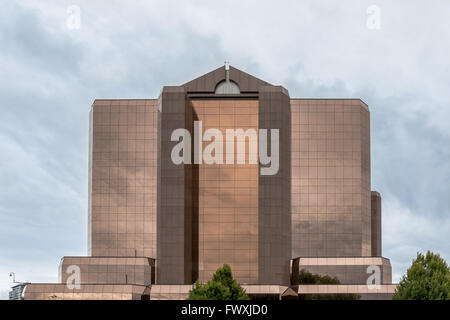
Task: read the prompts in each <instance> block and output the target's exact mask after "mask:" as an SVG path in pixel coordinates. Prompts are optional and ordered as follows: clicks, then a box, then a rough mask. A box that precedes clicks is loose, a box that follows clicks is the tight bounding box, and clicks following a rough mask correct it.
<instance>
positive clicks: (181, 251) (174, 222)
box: [156, 86, 192, 284]
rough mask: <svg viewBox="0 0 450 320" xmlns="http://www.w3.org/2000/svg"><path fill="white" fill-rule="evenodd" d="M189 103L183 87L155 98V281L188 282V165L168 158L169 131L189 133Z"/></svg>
mask: <svg viewBox="0 0 450 320" xmlns="http://www.w3.org/2000/svg"><path fill="white" fill-rule="evenodd" d="M189 106H190V104H189V103H187V96H186V93H185V90H184V88H183V87H175V86H173V87H164V88H163V90H162V92H161V94H160V96H159V101H158V153H159V157H158V161H159V165H158V188H157V190H158V214H157V233H158V235H157V247H158V248H157V266H156V274H157V279H156V281H157V283H158V284H190V283H192V165H191V164H183V163H181V164H175V163H174V162H173V161H172V158H171V153H172V149H173V147H174V146H175V145H177V144H178V143H179V141H171V135H172V133H173V131H174V130H176V129H187V130H188V131H189V132H190V134H191V135H192V110H191V109H190V107H189ZM185 138H190V137H185ZM187 151H188V152H191V151H189V150H187Z"/></svg>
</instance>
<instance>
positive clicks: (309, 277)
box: [299, 269, 359, 300]
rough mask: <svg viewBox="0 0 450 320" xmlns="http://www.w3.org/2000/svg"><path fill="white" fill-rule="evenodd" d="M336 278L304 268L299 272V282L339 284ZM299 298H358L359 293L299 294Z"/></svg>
mask: <svg viewBox="0 0 450 320" xmlns="http://www.w3.org/2000/svg"><path fill="white" fill-rule="evenodd" d="M340 283H341V282H340V281H339V279H338V278H335V277H334V278H332V277H330V276H327V275H325V276H321V275H318V274H313V273H311V272H309V271H306V270H304V269H302V270H300V273H299V284H340ZM299 299H300V300H359V295H357V294H353V293H339V294H338V293H337V294H300V295H299Z"/></svg>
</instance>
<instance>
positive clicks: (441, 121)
mask: <svg viewBox="0 0 450 320" xmlns="http://www.w3.org/2000/svg"><path fill="white" fill-rule="evenodd" d="M392 2H394V1H378V0H375V1H270V3H269V1H261V0H259V1H242V0H241V1H232V0H228V1H225V2H223V1H191V2H190V3H188V1H158V2H156V1H132V2H131V1H95V4H93V1H76V0H71V1H61V0H58V1H32V0H29V1H25V0H24V1H10V0H2V1H1V4H0V116H1V122H0V298H5V299H6V298H7V292H8V290H9V287H10V285H11V280H10V278H9V272H11V271H14V272H15V273H16V277H17V280H20V281H25V280H30V281H33V282H55V281H57V269H58V264H59V261H60V259H61V257H62V256H64V255H86V254H87V185H88V181H87V170H88V154H87V152H88V113H89V109H90V106H91V104H92V102H93V100H94V99H95V98H155V97H157V96H158V93H159V91H160V89H161V87H162V86H163V85H179V84H182V83H184V82H186V81H188V80H191V79H193V78H195V77H197V76H199V75H201V74H204V73H206V72H208V71H211V70H212V69H215V68H217V67H219V66H221V65H222V64H223V61H224V60H228V61H230V62H231V65H233V66H234V67H236V68H239V69H241V70H243V71H246V72H248V73H250V74H253V75H255V76H257V77H259V78H262V79H264V80H266V81H268V82H270V83H272V84H281V85H283V86H284V87H286V88H287V89H288V90H289V93H290V96H291V97H298V98H308V97H313V98H348V97H353V98H361V99H362V100H364V101H365V102H366V103H367V104H368V105H369V107H370V110H371V143H372V190H377V191H379V192H380V193H381V195H382V198H383V207H382V210H383V255H384V256H385V257H388V258H390V259H391V263H392V267H393V280H394V281H395V282H397V281H398V280H399V278H400V276H401V275H402V274H403V273H404V272H405V271H406V269H407V267H408V266H409V264H410V263H411V259H412V258H413V257H414V256H415V255H416V252H417V251H424V250H427V249H430V250H433V251H435V252H439V253H440V254H441V255H442V256H443V257H444V258H445V259H446V260H448V261H449V260H450V244H449V243H450V241H449V238H450V236H449V234H450V216H449V214H450V205H449V204H450V200H449V196H450V190H449V184H450V161H449V160H450V147H449V146H450V125H449V124H450V63H449V57H450V23H449V20H448V19H449V16H450V1H447V0H442V1H411V0H410V1H395V4H394V3H392ZM73 4H75V5H77V6H78V7H79V8H80V9H81V15H80V17H81V24H80V28H78V29H77V28H75V29H74V28H73V27H76V24H74V23H73V21H74V20H69V23H68V14H67V9H68V7H69V6H70V5H73ZM370 5H376V6H377V7H378V8H379V9H380V25H379V26H380V28H379V29H373V27H376V24H373V23H369V26H370V27H371V28H368V26H367V19H368V18H370V16H371V15H370V14H367V8H368V7H369V6H370ZM75 22H76V21H75ZM369 22H373V20H370V21H369Z"/></svg>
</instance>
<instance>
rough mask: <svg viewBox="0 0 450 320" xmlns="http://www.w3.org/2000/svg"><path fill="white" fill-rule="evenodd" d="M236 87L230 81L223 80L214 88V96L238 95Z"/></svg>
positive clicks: (238, 91)
mask: <svg viewBox="0 0 450 320" xmlns="http://www.w3.org/2000/svg"><path fill="white" fill-rule="evenodd" d="M240 93H241V91H240V90H239V87H238V85H237V84H236V83H235V82H233V81H231V80H228V81H227V80H223V81H221V82H219V84H218V85H217V86H216V94H240Z"/></svg>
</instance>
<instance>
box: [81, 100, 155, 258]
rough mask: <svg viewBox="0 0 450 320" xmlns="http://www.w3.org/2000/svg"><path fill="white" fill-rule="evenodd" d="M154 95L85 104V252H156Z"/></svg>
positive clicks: (115, 254) (129, 253)
mask: <svg viewBox="0 0 450 320" xmlns="http://www.w3.org/2000/svg"><path fill="white" fill-rule="evenodd" d="M156 102H157V101H156V100H96V101H95V102H94V104H93V106H92V110H91V127H90V134H91V147H90V148H91V152H90V157H89V175H90V179H89V180H90V186H89V189H90V193H89V230H88V234H89V242H88V243H89V253H90V254H92V255H93V256H147V257H154V256H156V173H157V172H156V171H157V144H156V142H157V141H156V137H157V125H156V124H157V122H156V121H157V113H156V111H157V103H156Z"/></svg>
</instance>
